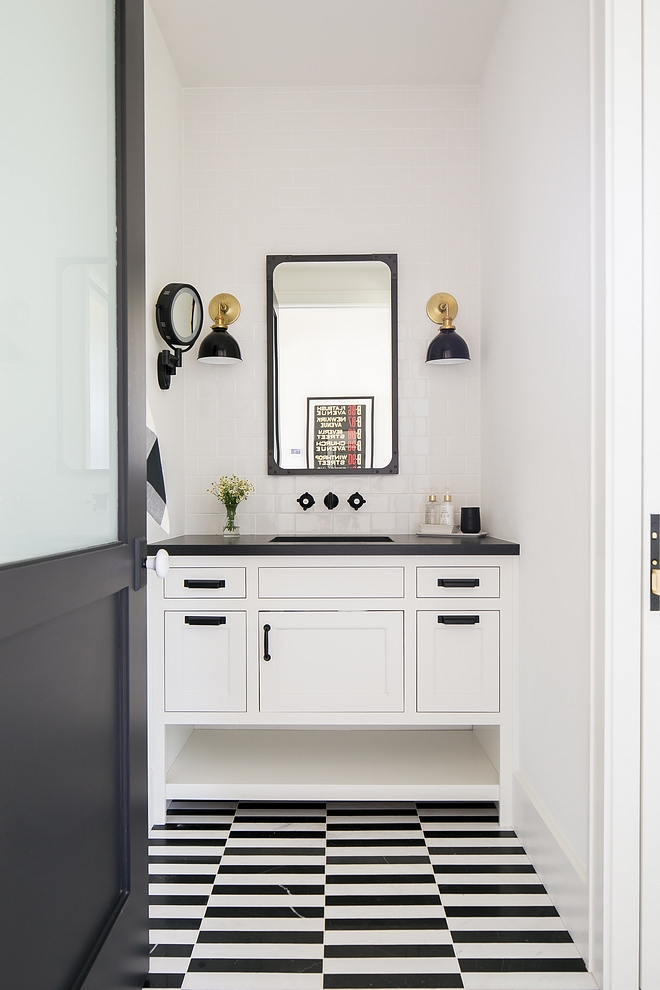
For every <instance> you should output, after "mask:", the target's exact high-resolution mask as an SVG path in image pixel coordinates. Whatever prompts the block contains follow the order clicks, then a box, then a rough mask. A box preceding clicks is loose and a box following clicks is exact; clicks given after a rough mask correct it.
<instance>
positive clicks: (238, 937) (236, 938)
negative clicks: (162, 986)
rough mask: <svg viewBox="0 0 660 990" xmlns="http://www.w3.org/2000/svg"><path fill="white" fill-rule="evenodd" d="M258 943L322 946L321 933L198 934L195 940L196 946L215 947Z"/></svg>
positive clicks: (239, 932) (237, 932) (235, 932)
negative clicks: (304, 943)
mask: <svg viewBox="0 0 660 990" xmlns="http://www.w3.org/2000/svg"><path fill="white" fill-rule="evenodd" d="M260 942H267V943H269V942H276V943H287V944H288V943H289V942H308V943H311V944H314V945H323V932H296V931H277V932H242V931H234V932H200V933H199V938H198V939H197V944H198V945H216V944H220V943H223V944H226V943H228V944H229V945H234V944H235V945H244V944H253V943H257V944H258V943H260Z"/></svg>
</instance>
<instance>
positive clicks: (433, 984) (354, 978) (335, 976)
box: [323, 973, 463, 990]
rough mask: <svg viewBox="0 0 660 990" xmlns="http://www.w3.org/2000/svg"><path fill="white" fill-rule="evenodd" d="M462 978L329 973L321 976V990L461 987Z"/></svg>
mask: <svg viewBox="0 0 660 990" xmlns="http://www.w3.org/2000/svg"><path fill="white" fill-rule="evenodd" d="M462 986H463V980H462V979H461V977H460V976H459V975H458V974H454V973H373V974H371V975H365V974H364V973H358V974H356V975H350V974H344V973H330V974H328V975H327V976H324V977H323V990H362V988H363V987H369V988H374V990H388V988H390V987H392V988H403V990H418V988H419V990H421V988H423V987H428V988H430V990H431V988H432V990H435V988H438V987H459V988H460V987H462Z"/></svg>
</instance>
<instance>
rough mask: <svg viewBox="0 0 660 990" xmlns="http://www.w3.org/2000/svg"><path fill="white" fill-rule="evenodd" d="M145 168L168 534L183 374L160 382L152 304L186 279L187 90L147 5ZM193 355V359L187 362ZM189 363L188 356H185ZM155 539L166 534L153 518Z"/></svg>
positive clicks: (179, 480) (153, 389)
mask: <svg viewBox="0 0 660 990" xmlns="http://www.w3.org/2000/svg"><path fill="white" fill-rule="evenodd" d="M144 17H145V25H144V26H145V90H146V93H145V115H146V122H145V144H146V148H145V157H146V163H145V170H146V214H147V221H146V222H147V273H146V334H147V401H148V402H149V405H150V407H151V411H152V413H153V417H154V422H155V425H156V431H157V433H158V441H159V445H160V450H161V456H162V459H163V470H164V474H165V487H166V490H167V507H168V512H169V516H170V534H169V535H170V536H178V535H179V534H181V533H184V532H185V528H184V478H183V471H182V469H181V466H182V464H183V461H184V457H185V453H184V379H185V372H186V367H185V364H184V367H183V368H179V369H178V371H177V374H176V376H175V377H174V378H173V379H172V384H171V387H170V389H169V390H168V391H161V389H160V388H159V387H158V382H157V380H156V360H157V357H158V353H159V351H162V350H164V349H165V348H166V344H165V341H164V340H163V339H162V337H160V335H159V334H158V332H157V330H156V324H155V320H154V306H155V304H156V299H157V298H158V293H159V292H160V290H161V289H162V288H163V286H164V285H166V284H167V283H168V282H181V281H183V280H184V278H183V163H182V151H183V148H182V141H183V138H182V89H181V83H180V82H179V77H178V76H177V73H176V70H175V68H174V65H173V63H172V59H171V57H170V54H169V52H168V50H167V47H166V45H165V41H164V39H163V36H162V34H161V31H160V28H159V27H158V24H157V23H156V18H155V17H154V14H153V11H152V9H151V6H150V4H149V3H148V2H147V3H146V4H145V11H144ZM191 360H192V358H191V357H188V362H190V361H191ZM184 361H185V358H184ZM147 534H148V537H149V539H150V540H162V539H163V538H164V537H166V535H167V534H165V533H164V532H163V530H162V529H161V528H160V526H159V525H158V524H157V523H156V522H155V521H154V520H153V519H152V518H151V516H149V518H148V521H147Z"/></svg>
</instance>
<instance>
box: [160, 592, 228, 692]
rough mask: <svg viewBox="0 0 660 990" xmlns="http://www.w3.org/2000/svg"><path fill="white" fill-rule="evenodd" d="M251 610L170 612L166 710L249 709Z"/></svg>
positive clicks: (168, 617) (167, 615)
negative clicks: (248, 614) (248, 621)
mask: <svg viewBox="0 0 660 990" xmlns="http://www.w3.org/2000/svg"><path fill="white" fill-rule="evenodd" d="M246 666H247V657H246V613H245V612H227V611H223V612H213V611H204V612H198V611H191V610H187V611H185V612H173V611H166V612H165V710H166V711H169V712H184V711H185V712H244V711H245V710H246Z"/></svg>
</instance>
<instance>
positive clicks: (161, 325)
mask: <svg viewBox="0 0 660 990" xmlns="http://www.w3.org/2000/svg"><path fill="white" fill-rule="evenodd" d="M182 289H187V290H188V292H189V293H190V295H191V296H193V297H194V298H195V299H196V300H197V303H198V305H199V312H200V319H199V327H198V328H197V330H195V332H194V334H193V335H192V339H189V340H182V339H181V338H180V337H179V335H178V333H177V332H176V329H175V327H174V321H173V319H172V309H173V306H174V302H175V300H176V297H177V296H178V295H179V293H180V292H181V291H182ZM203 326H204V303H203V302H202V297H201V296H200V294H199V292H198V291H197V289H196V288H195V286H194V285H189V283H188V282H169V283H168V284H167V285H166V286H164V288H162V289H161V290H160V292H159V294H158V299H157V300H156V328H157V329H158V333H159V334H160V335H161V337H162V338H163V340H164V341H165V343H166V344H169V345H170V347H171V348H172V349H175V348H177V347H180V348H181V349H182V350H184V351H189V350H190V349H191V348H192V347H194V345H195V343H196V341H197V339H198V338H199V335H200V333H201V332H202V327H203Z"/></svg>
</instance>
